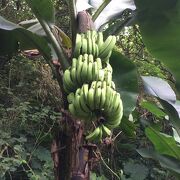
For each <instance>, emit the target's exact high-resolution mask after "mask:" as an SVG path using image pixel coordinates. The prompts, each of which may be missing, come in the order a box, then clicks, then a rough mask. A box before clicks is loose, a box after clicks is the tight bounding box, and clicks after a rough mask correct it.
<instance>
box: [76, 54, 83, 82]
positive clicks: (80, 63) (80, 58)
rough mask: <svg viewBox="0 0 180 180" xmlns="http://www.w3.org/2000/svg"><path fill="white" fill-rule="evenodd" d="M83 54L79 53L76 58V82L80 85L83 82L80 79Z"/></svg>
mask: <svg viewBox="0 0 180 180" xmlns="http://www.w3.org/2000/svg"><path fill="white" fill-rule="evenodd" d="M82 61H83V56H82V55H80V56H79V58H78V61H77V76H76V77H77V82H78V84H79V85H81V84H82V83H83V82H82V79H81V70H82V66H83V62H82Z"/></svg>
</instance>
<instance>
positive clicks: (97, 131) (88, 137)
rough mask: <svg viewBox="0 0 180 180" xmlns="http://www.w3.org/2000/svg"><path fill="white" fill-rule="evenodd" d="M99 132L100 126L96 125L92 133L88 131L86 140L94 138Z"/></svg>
mask: <svg viewBox="0 0 180 180" xmlns="http://www.w3.org/2000/svg"><path fill="white" fill-rule="evenodd" d="M99 133H100V128H99V127H97V128H95V130H94V131H93V132H92V133H90V134H89V135H88V136H86V140H89V141H94V140H96V139H97V138H98V136H99Z"/></svg>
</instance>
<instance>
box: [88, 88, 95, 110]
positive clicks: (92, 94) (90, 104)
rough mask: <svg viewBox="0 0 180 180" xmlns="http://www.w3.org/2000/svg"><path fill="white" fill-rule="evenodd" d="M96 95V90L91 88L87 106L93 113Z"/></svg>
mask: <svg viewBox="0 0 180 180" xmlns="http://www.w3.org/2000/svg"><path fill="white" fill-rule="evenodd" d="M94 93H95V89H94V88H90V89H89V91H88V95H87V104H88V106H89V107H90V109H91V111H93V110H94Z"/></svg>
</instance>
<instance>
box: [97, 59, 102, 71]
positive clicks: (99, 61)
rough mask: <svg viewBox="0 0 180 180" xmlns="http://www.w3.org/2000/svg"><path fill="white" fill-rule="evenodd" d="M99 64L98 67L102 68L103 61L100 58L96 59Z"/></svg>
mask: <svg viewBox="0 0 180 180" xmlns="http://www.w3.org/2000/svg"><path fill="white" fill-rule="evenodd" d="M96 62H97V65H98V69H102V62H101V59H100V58H97V59H96Z"/></svg>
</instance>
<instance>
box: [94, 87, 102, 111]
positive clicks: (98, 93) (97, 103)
mask: <svg viewBox="0 0 180 180" xmlns="http://www.w3.org/2000/svg"><path fill="white" fill-rule="evenodd" d="M100 102H101V88H100V87H97V86H96V89H95V96H94V105H95V108H96V109H99V106H100Z"/></svg>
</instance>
